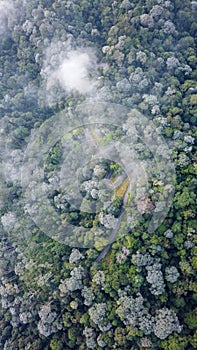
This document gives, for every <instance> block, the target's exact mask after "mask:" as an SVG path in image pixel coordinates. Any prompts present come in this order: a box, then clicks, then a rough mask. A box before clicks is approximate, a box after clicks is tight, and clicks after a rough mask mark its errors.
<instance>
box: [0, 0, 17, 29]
mask: <svg viewBox="0 0 197 350" xmlns="http://www.w3.org/2000/svg"><path fill="white" fill-rule="evenodd" d="M14 18H15V11H14V3H13V1H11V0H0V34H3V33H4V32H5V31H6V29H7V25H8V26H9V22H10V21H12V20H13V19H14Z"/></svg>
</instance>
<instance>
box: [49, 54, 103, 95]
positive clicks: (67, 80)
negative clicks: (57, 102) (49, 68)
mask: <svg viewBox="0 0 197 350" xmlns="http://www.w3.org/2000/svg"><path fill="white" fill-rule="evenodd" d="M95 63H96V58H95V57H91V55H90V54H89V53H87V52H78V51H77V50H76V51H71V52H69V54H68V58H67V59H65V60H64V61H63V62H62V64H61V65H60V67H59V69H58V70H57V72H55V75H56V76H57V79H58V81H59V83H60V85H61V86H62V87H63V88H64V89H65V90H66V91H67V92H72V91H77V92H79V93H80V94H90V93H92V92H93V90H94V89H95V87H96V83H95V81H94V79H93V78H90V76H89V74H90V71H91V70H92V69H93V66H94V65H95Z"/></svg>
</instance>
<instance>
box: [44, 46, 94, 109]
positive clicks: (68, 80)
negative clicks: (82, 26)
mask: <svg viewBox="0 0 197 350" xmlns="http://www.w3.org/2000/svg"><path fill="white" fill-rule="evenodd" d="M98 67H99V65H98V63H97V59H96V53H95V51H94V50H93V49H91V48H73V45H72V39H70V40H68V41H67V42H65V43H57V44H56V45H55V44H51V45H50V46H49V47H48V48H47V50H46V54H45V59H44V62H43V68H42V70H41V76H42V78H43V82H44V85H45V89H46V95H47V97H46V98H47V100H48V102H50V104H51V103H53V102H55V99H59V98H60V97H61V96H66V95H70V94H72V93H74V94H76V93H78V94H81V95H86V96H92V95H93V94H94V95H95V94H96V91H97V86H98V83H97V78H95V77H97V76H98Z"/></svg>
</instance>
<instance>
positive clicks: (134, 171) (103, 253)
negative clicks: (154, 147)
mask: <svg viewBox="0 0 197 350" xmlns="http://www.w3.org/2000/svg"><path fill="white" fill-rule="evenodd" d="M83 129H84V134H85V138H86V141H87V142H88V143H89V144H90V145H91V146H92V147H93V148H98V146H97V144H96V143H95V140H94V138H93V137H92V135H91V133H90V131H89V129H88V127H87V126H84V127H83ZM137 174H138V169H137V168H134V167H132V177H131V178H130V181H129V185H128V187H127V190H126V192H125V194H124V197H123V206H122V209H121V214H120V216H119V218H118V222H117V225H116V227H115V228H114V229H113V230H112V232H111V235H110V236H109V243H108V244H107V245H106V246H105V247H104V248H103V250H102V251H101V252H100V254H99V255H98V257H97V258H96V260H95V262H96V263H99V262H100V261H101V260H102V259H103V258H104V257H105V256H106V255H107V253H108V251H109V250H110V248H111V245H112V244H113V242H114V241H115V238H116V236H117V234H118V231H119V228H120V225H121V222H122V218H123V216H124V213H125V209H126V204H127V200H128V194H129V191H130V188H131V185H132V184H134V183H135V181H136V179H137ZM127 177H128V175H127V174H123V175H120V176H118V177H117V179H116V181H115V182H114V183H111V182H110V179H106V186H107V187H108V188H109V189H111V190H115V189H116V188H117V187H118V186H119V185H120V184H121V183H122V182H123V181H124V180H125V179H126V178H127Z"/></svg>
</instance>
